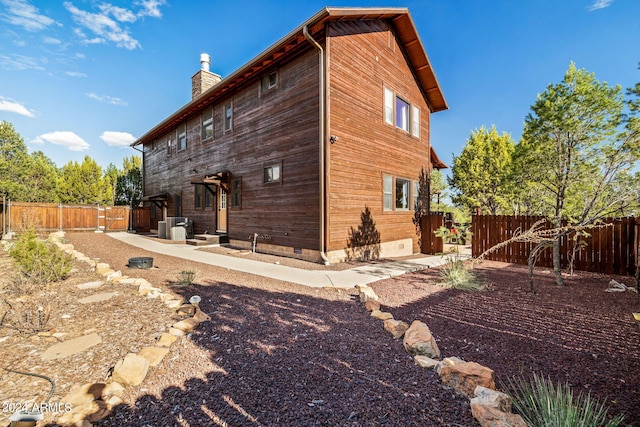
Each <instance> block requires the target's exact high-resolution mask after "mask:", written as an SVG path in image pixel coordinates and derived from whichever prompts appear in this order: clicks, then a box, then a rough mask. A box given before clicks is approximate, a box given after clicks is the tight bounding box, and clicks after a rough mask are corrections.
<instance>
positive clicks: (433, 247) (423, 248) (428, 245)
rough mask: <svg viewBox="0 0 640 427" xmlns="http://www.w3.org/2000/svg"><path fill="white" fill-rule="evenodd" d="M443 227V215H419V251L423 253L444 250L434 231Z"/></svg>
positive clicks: (436, 252)
mask: <svg viewBox="0 0 640 427" xmlns="http://www.w3.org/2000/svg"><path fill="white" fill-rule="evenodd" d="M440 227H444V215H443V214H442V213H439V214H428V215H424V216H422V217H420V240H421V241H420V252H422V253H423V254H441V253H443V252H444V242H443V241H442V238H441V237H436V235H435V234H434V231H436V230H437V229H438V228H440Z"/></svg>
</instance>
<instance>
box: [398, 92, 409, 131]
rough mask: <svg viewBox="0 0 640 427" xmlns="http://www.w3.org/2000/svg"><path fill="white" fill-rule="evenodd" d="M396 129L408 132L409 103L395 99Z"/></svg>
mask: <svg viewBox="0 0 640 427" xmlns="http://www.w3.org/2000/svg"><path fill="white" fill-rule="evenodd" d="M396 127H398V128H400V129H402V130H403V131H405V132H409V103H408V102H407V101H405V100H404V99H402V98H397V97H396Z"/></svg>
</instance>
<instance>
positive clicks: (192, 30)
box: [0, 0, 640, 167]
mask: <svg viewBox="0 0 640 427" xmlns="http://www.w3.org/2000/svg"><path fill="white" fill-rule="evenodd" d="M328 5H329V6H372V7H375V6H378V7H380V6H390V7H408V8H409V11H410V12H411V15H412V17H413V20H414V23H415V25H416V27H417V30H418V34H419V35H420V38H421V39H422V43H423V45H424V46H425V48H426V51H427V54H428V56H429V58H430V59H431V62H432V64H433V67H434V69H435V72H436V75H437V77H438V80H439V82H440V85H441V87H442V89H443V91H444V94H445V97H446V99H447V102H448V103H449V110H448V111H445V112H440V113H437V114H434V115H433V117H432V133H431V140H432V143H433V145H434V147H435V148H436V151H437V152H438V154H439V156H440V157H441V158H442V159H443V160H444V161H445V162H447V163H449V164H451V160H452V155H458V154H459V153H460V151H461V150H462V147H463V146H464V144H465V141H466V139H467V138H468V136H469V133H470V132H471V131H472V130H474V129H477V128H479V127H481V126H483V125H484V126H486V127H489V126H491V125H495V126H496V127H497V129H498V130H499V131H500V132H503V131H504V132H508V133H510V134H511V135H512V137H513V138H514V139H516V140H517V139H518V138H519V137H520V134H521V132H522V124H523V121H524V118H525V116H526V114H527V113H528V112H529V108H530V106H531V105H532V104H533V102H534V101H535V98H536V95H537V94H538V93H540V92H542V91H544V90H545V88H546V86H547V85H548V84H550V83H555V82H559V81H560V80H561V78H562V76H563V74H564V72H565V71H566V70H567V68H568V66H569V62H570V61H574V62H575V63H576V65H577V66H578V68H585V69H587V70H589V71H592V72H594V73H595V74H596V77H597V78H598V79H599V80H600V81H607V82H609V83H610V84H620V85H622V86H623V87H624V88H627V87H630V86H632V85H634V84H635V83H636V82H638V81H640V70H638V63H639V62H640V1H639V0H561V1H558V0H500V1H498V0H495V1H492V0H486V1H479V0H416V1H410V0H404V1H395V0H387V1H376V0H369V1H367V2H362V1H359V0H352V1H348V2H345V1H335V2H333V3H332V4H326V3H322V2H318V1H314V0H307V1H299V0H285V1H272V2H266V1H257V0H253V1H252V0H236V1H233V2H229V1H216V0H209V1H205V0H180V1H178V0H132V1H117V0H111V1H109V0H104V1H102V0H101V1H94V0H67V1H56V0H0V120H7V121H9V122H11V123H13V124H14V126H15V128H16V130H17V131H18V132H19V133H20V134H21V135H22V137H23V138H24V140H25V142H26V143H27V145H28V147H29V148H30V150H41V151H43V152H44V153H45V154H46V155H47V156H48V157H49V158H51V159H52V160H53V161H54V162H55V163H56V164H57V165H58V166H62V165H64V164H66V163H67V162H69V161H71V160H75V161H81V160H82V158H83V157H84V156H85V155H89V156H91V157H92V158H94V159H95V160H96V161H98V163H99V164H100V165H102V166H103V167H106V166H107V165H108V164H109V163H113V164H115V165H116V166H118V167H121V166H122V159H123V157H127V156H131V155H132V154H137V152H136V151H134V150H133V149H131V148H130V147H129V144H130V143H131V142H132V141H133V140H134V139H135V138H137V137H139V136H141V135H143V134H144V133H146V132H147V131H148V130H149V129H151V128H152V127H153V126H155V125H156V124H157V123H159V122H160V121H161V120H163V119H164V118H166V117H167V116H168V115H170V114H171V113H173V112H174V111H176V110H177V109H178V108H180V107H181V106H183V105H184V104H186V103H187V102H189V100H190V99H191V76H192V75H193V74H194V73H195V72H196V71H197V70H198V69H199V67H200V64H199V56H200V53H202V52H206V53H209V54H210V55H211V57H212V65H211V70H212V71H213V72H216V73H218V74H220V75H222V76H223V77H225V76H227V75H229V74H231V73H232V72H233V71H235V70H236V69H238V68H240V67H241V66H242V65H244V64H245V63H246V62H248V61H249V60H250V59H252V58H253V57H255V56H256V55H258V54H259V53H260V52H262V51H263V50H265V49H266V48H267V47H269V46H270V45H272V44H273V43H275V42H276V41H278V40H279V39H280V38H282V37H283V36H284V35H286V34H288V33H289V32H290V31H292V30H293V29H294V28H296V27H297V26H299V25H300V24H302V23H303V22H304V21H306V20H307V19H308V18H309V17H311V16H312V15H313V14H314V13H316V12H317V11H319V10H320V9H321V8H322V7H324V6H328Z"/></svg>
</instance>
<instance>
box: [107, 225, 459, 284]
mask: <svg viewBox="0 0 640 427" xmlns="http://www.w3.org/2000/svg"><path fill="white" fill-rule="evenodd" d="M107 235H108V236H109V237H112V238H114V239H117V240H120V241H121V242H124V243H128V244H130V245H132V246H136V247H139V248H141V249H144V250H146V251H149V252H155V253H158V254H163V255H169V256H172V257H176V258H183V259H188V260H190V261H197V262H201V263H204V264H210V265H215V266H217V267H221V268H227V269H230V270H234V271H241V272H243V273H250V274H256V275H259V276H264V277H269V278H271V279H277V280H283V281H286V282H292V283H297V284H300V285H305V286H311V287H317V288H322V287H336V288H352V287H354V286H356V285H366V284H369V283H372V282H375V281H378V280H382V279H388V278H390V277H394V276H399V275H401V274H404V273H408V272H411V271H418V270H424V269H427V268H430V267H435V266H438V265H441V264H444V263H445V262H446V261H447V259H448V257H449V256H451V255H448V256H445V257H442V256H439V255H425V256H424V257H420V258H415V259H411V260H403V261H389V262H384V263H375V264H374V263H372V264H369V265H364V266H361V267H355V268H352V269H349V270H343V271H324V270H305V269H301V268H293V267H287V266H284V265H279V264H271V263H266V262H262V261H254V260H249V259H242V258H238V257H233V256H228V255H221V254H214V253H210V252H204V251H198V250H197V247H196V246H193V245H187V244H178V243H163V242H162V241H160V240H157V241H156V240H153V239H149V238H146V237H143V236H140V235H137V234H132V233H126V232H119V233H107Z"/></svg>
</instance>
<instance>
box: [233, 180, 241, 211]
mask: <svg viewBox="0 0 640 427" xmlns="http://www.w3.org/2000/svg"><path fill="white" fill-rule="evenodd" d="M231 207H232V208H236V209H239V208H241V207H242V178H234V179H232V180H231Z"/></svg>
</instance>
